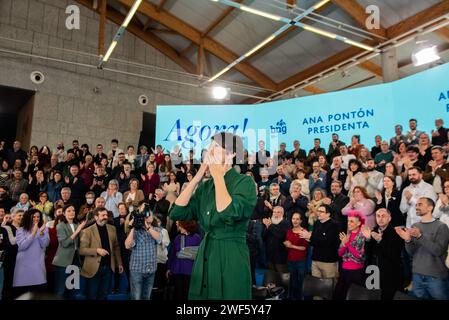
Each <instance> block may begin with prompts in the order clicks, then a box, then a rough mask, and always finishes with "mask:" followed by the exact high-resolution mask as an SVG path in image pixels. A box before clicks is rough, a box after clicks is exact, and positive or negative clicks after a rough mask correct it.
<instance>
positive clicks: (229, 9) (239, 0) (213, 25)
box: [201, 0, 243, 37]
mask: <svg viewBox="0 0 449 320" xmlns="http://www.w3.org/2000/svg"><path fill="white" fill-rule="evenodd" d="M234 2H237V3H242V2H243V0H234ZM234 10H235V7H227V8H226V10H225V11H223V13H222V14H221V15H220V16H219V17H218V18H217V19H215V21H213V22H212V23H211V24H210V25H209V26H208V27H207V29H206V31H204V32H203V33H202V34H201V37H205V36H207V35H208V34H209V33H211V32H212V31H213V30H214V29H215V28H216V27H218V25H219V24H220V23H221V22H222V21H223V20H224V19H225V18H226V17H227V16H229V15H230V14H231V12H232V11H234Z"/></svg>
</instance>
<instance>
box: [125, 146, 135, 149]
mask: <svg viewBox="0 0 449 320" xmlns="http://www.w3.org/2000/svg"><path fill="white" fill-rule="evenodd" d="M129 148H133V149H135V148H134V146H131V145H129V146H127V147H126V150H128V149H129Z"/></svg>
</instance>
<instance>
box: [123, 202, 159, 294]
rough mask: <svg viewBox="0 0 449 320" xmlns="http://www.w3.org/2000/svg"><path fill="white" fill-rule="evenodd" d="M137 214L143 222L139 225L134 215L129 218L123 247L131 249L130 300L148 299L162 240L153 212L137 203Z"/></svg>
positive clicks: (142, 203) (142, 204) (143, 204)
mask: <svg viewBox="0 0 449 320" xmlns="http://www.w3.org/2000/svg"><path fill="white" fill-rule="evenodd" d="M139 214H142V215H144V217H145V218H144V219H145V224H144V225H143V226H139V225H138V223H137V221H136V222H135V220H136V216H134V219H133V220H131V222H130V225H131V226H134V227H133V228H132V229H131V232H130V233H129V235H128V237H127V238H126V241H125V247H126V249H128V250H131V257H130V261H129V271H130V278H131V279H130V285H131V300H150V299H151V291H152V290H153V283H154V276H155V274H156V268H157V259H156V258H157V245H158V244H159V243H161V241H162V233H161V230H160V228H158V227H155V226H154V223H153V220H154V218H153V213H152V212H151V211H149V210H146V208H145V203H144V202H143V201H141V203H140V204H139Z"/></svg>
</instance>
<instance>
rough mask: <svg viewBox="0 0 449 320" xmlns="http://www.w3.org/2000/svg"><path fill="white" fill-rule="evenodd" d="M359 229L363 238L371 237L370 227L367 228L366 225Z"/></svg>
mask: <svg viewBox="0 0 449 320" xmlns="http://www.w3.org/2000/svg"><path fill="white" fill-rule="evenodd" d="M361 231H362V234H363V236H364V237H365V239H370V238H371V229H370V228H368V227H367V226H363V227H362V229H361Z"/></svg>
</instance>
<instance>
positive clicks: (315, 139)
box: [313, 138, 321, 142]
mask: <svg viewBox="0 0 449 320" xmlns="http://www.w3.org/2000/svg"><path fill="white" fill-rule="evenodd" d="M313 140H314V141H316V140H318V141H319V142H321V139H320V138H315V139H313Z"/></svg>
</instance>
